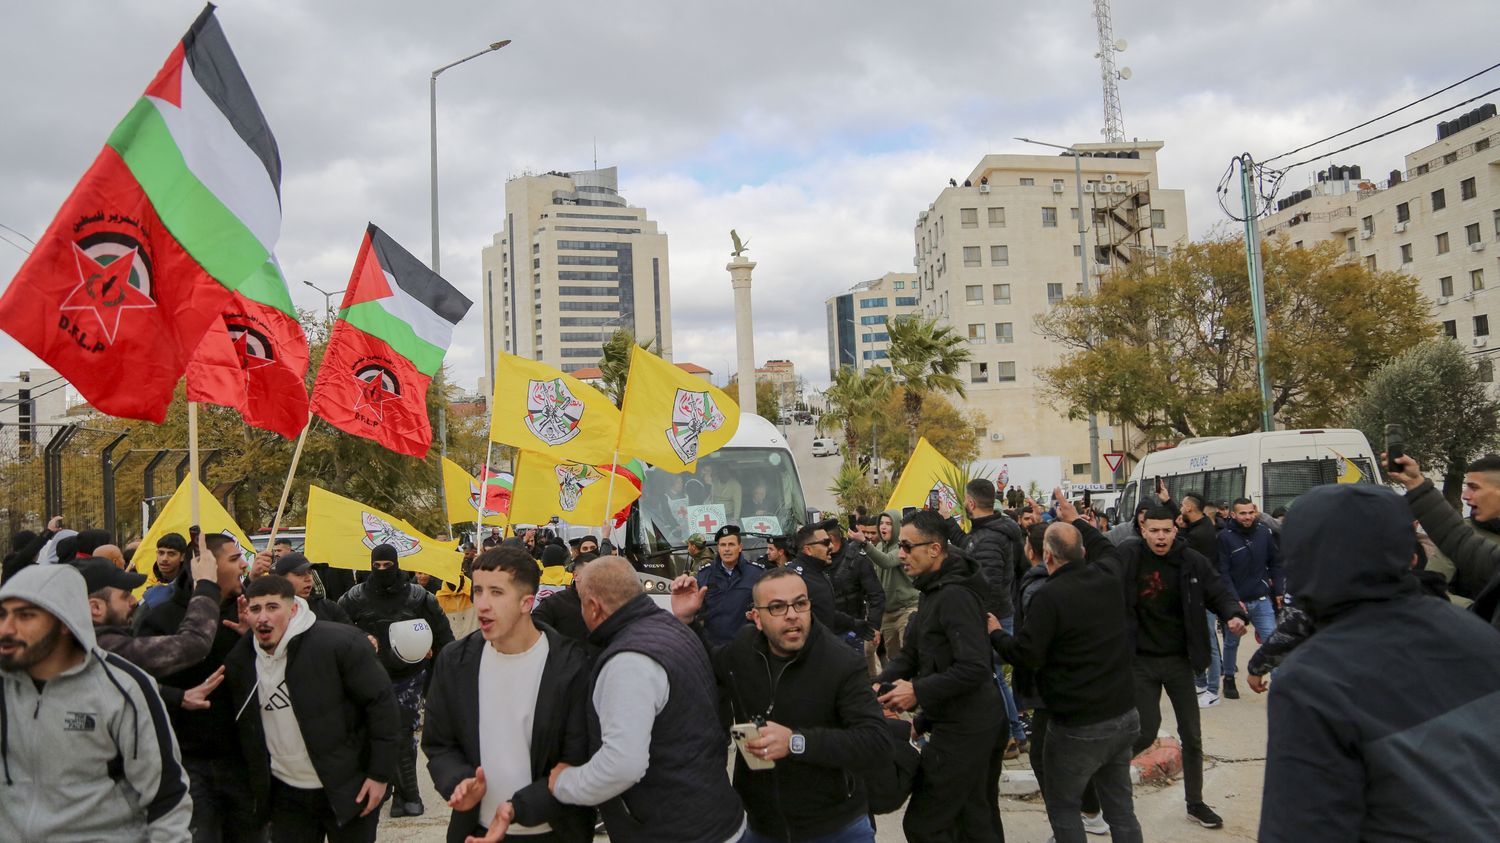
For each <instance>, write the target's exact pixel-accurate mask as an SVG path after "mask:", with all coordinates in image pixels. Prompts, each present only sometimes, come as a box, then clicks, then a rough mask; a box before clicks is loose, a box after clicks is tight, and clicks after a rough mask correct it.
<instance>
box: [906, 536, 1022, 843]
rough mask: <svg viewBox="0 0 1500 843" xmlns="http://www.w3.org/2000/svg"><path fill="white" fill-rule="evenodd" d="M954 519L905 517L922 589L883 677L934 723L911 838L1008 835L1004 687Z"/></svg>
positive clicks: (914, 575)
mask: <svg viewBox="0 0 1500 843" xmlns="http://www.w3.org/2000/svg"><path fill="white" fill-rule="evenodd" d="M947 535H948V522H947V520H946V519H944V518H943V517H942V516H941V515H939V514H938V513H936V512H932V511H930V510H919V511H917V512H914V513H912V514H911V515H908V516H907V517H906V518H904V519H902V522H901V541H900V544H898V545H897V547H898V549H899V552H900V554H901V564H902V567H903V569H904V570H905V571H906V573H907V575H908V576H910V577H911V579H912V584H913V585H915V586H916V587H917V590H919V591H921V592H922V598H921V602H920V603H919V604H918V608H917V615H916V617H915V618H913V619H912V622H911V624H912V625H911V628H910V629H909V630H908V634H907V638H906V641H905V642H903V646H902V649H901V652H900V653H899V654H897V655H896V656H895V657H893V658H892V659H891V660H890V662H889V663H887V664H886V666H885V670H884V671H882V672H881V674H880V677H879V679H878V680H877V682H876V687H877V688H879V686H880V685H882V684H884V683H891V687H890V688H889V689H888V690H886V691H885V693H883V694H881V696H880V702H881V703H882V704H883V705H885V706H886V707H887V708H889V709H892V710H894V711H912V710H914V709H917V708H920V709H921V713H920V716H919V717H918V720H917V723H918V728H919V729H922V730H924V731H927V732H929V734H930V737H929V740H928V742H927V746H926V747H925V748H924V749H923V750H922V766H921V769H920V770H919V771H918V773H917V778H916V781H915V783H914V785H913V788H912V795H911V801H910V802H909V803H908V804H907V806H906V817H905V819H904V821H903V822H902V829H903V830H904V831H905V832H906V839H907V840H909V841H912V843H928V841H952V840H960V841H966V843H969V842H972V843H979V842H980V841H984V843H994V841H1003V840H1004V839H1005V831H1004V829H1003V828H1002V827H1001V825H1000V805H999V799H1000V794H999V787H1000V785H999V783H1000V768H1001V763H1002V760H1001V756H1002V754H1003V753H1004V751H1005V747H1004V743H1003V742H1002V741H1001V740H1000V730H1001V726H1002V725H1003V720H1002V712H1003V711H1004V709H1003V708H1002V707H1001V705H1000V692H999V691H997V690H996V688H995V679H994V674H993V673H992V672H991V662H990V642H989V636H988V634H987V633H986V631H985V621H984V601H985V599H986V598H987V597H988V596H989V583H988V582H987V581H986V580H985V579H984V575H983V574H981V573H980V572H979V566H978V565H976V564H974V561H973V560H971V559H969V558H968V557H967V556H964V555H963V553H962V552H961V551H960V550H959V549H958V548H956V547H953V546H952V545H950V544H948V541H947V539H946V538H945V537H946V536H947Z"/></svg>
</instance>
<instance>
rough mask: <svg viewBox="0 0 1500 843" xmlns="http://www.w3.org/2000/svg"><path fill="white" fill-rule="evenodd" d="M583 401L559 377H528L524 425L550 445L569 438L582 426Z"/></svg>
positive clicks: (574, 435)
mask: <svg viewBox="0 0 1500 843" xmlns="http://www.w3.org/2000/svg"><path fill="white" fill-rule="evenodd" d="M583 409H584V408H583V401H581V400H579V398H578V396H576V395H574V394H573V391H572V390H570V389H568V385H567V384H566V383H564V382H563V379H562V378H553V379H552V380H546V381H539V380H533V381H527V384H526V429H527V430H529V431H531V434H532V435H533V436H535V437H536V438H538V439H540V440H542V441H543V442H545V443H547V445H549V446H554V447H555V446H557V445H561V444H563V443H565V442H569V441H571V440H572V439H573V438H574V437H576V436H577V435H578V433H579V431H580V430H581V429H582V428H581V427H580V425H581V424H582V422H583Z"/></svg>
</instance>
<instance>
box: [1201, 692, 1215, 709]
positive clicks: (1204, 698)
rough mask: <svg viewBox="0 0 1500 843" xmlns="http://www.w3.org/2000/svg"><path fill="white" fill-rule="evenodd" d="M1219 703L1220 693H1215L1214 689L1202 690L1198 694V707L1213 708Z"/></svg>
mask: <svg viewBox="0 0 1500 843" xmlns="http://www.w3.org/2000/svg"><path fill="white" fill-rule="evenodd" d="M1218 704H1219V695H1218V694H1215V693H1214V692H1213V691H1208V690H1205V691H1202V692H1200V693H1199V694H1198V707H1199V708H1213V707H1214V706H1216V705H1218Z"/></svg>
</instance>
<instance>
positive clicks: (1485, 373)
mask: <svg viewBox="0 0 1500 843" xmlns="http://www.w3.org/2000/svg"><path fill="white" fill-rule="evenodd" d="M1474 371H1475V373H1476V374H1477V375H1479V382H1480V383H1494V382H1495V361H1493V360H1490V359H1489V358H1485V359H1484V360H1480V361H1479V362H1478V363H1476V364H1475V365H1474Z"/></svg>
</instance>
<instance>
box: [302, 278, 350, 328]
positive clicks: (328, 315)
mask: <svg viewBox="0 0 1500 843" xmlns="http://www.w3.org/2000/svg"><path fill="white" fill-rule="evenodd" d="M302 283H303V284H306V285H307V286H309V287H311V288H313V289H314V290H317V291H318V292H320V293H322V294H323V315H324V319H325V320H326V321H328V322H330V323H331V322H333V297H334V296H337V295H340V294H342V293H343V292H344V291H343V290H334V291H332V292H330V291H328V290H325V289H323V288H322V287H319V286H318V285H317V284H314V283H313V282H311V281H303V282H302Z"/></svg>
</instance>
